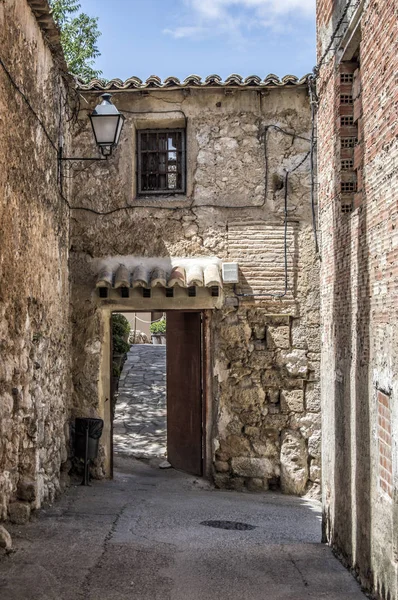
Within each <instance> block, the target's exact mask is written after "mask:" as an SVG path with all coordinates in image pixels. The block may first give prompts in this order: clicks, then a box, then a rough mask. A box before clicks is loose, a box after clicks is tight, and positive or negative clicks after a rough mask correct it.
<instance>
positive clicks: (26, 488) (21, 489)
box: [17, 477, 36, 502]
mask: <svg viewBox="0 0 398 600" xmlns="http://www.w3.org/2000/svg"><path fill="white" fill-rule="evenodd" d="M17 496H18V498H19V499H20V500H25V501H26V502H33V500H35V499H36V484H35V482H34V481H33V480H32V479H28V478H26V477H22V478H21V479H20V480H19V482H18V488H17Z"/></svg>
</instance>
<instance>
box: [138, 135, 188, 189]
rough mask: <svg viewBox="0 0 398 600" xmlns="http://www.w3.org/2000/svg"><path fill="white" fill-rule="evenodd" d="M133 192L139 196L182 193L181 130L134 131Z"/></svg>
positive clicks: (183, 172)
mask: <svg viewBox="0 0 398 600" xmlns="http://www.w3.org/2000/svg"><path fill="white" fill-rule="evenodd" d="M137 191H138V194H140V195H144V196H146V195H148V194H181V193H184V192H185V130H184V129H144V130H138V131H137Z"/></svg>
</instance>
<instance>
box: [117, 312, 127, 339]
mask: <svg viewBox="0 0 398 600" xmlns="http://www.w3.org/2000/svg"><path fill="white" fill-rule="evenodd" d="M130 329H131V327H130V323H129V322H128V321H127V319H126V317H124V316H123V315H118V314H116V315H112V335H113V337H115V336H118V337H122V338H125V339H127V338H128V336H129V333H130Z"/></svg>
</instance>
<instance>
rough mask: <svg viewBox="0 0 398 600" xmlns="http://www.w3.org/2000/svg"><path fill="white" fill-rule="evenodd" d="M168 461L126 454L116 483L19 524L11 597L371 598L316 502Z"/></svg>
mask: <svg viewBox="0 0 398 600" xmlns="http://www.w3.org/2000/svg"><path fill="white" fill-rule="evenodd" d="M158 463H159V460H157V461H154V460H153V461H150V462H148V461H137V460H135V459H133V458H127V457H122V458H121V457H119V458H117V460H116V467H117V472H116V475H115V480H114V481H94V482H93V485H92V487H81V486H76V487H71V488H70V489H69V491H68V492H67V493H66V495H65V496H64V497H62V499H61V500H60V501H59V502H57V503H56V504H55V505H54V506H53V507H51V508H48V509H46V510H43V511H41V512H39V513H38V515H37V518H36V520H34V521H33V522H30V523H29V524H27V525H26V526H22V527H21V526H12V527H10V531H11V534H12V537H13V541H14V545H15V548H16V552H15V553H14V554H11V555H10V556H6V557H4V558H2V559H0V590H1V594H0V596H1V600H99V599H101V600H127V599H130V598H131V599H134V600H287V599H289V600H293V599H294V600H363V599H364V598H365V596H364V595H363V594H362V593H361V591H360V589H359V587H358V585H357V583H356V582H355V580H354V579H353V578H352V577H351V575H350V574H349V573H348V572H347V571H346V570H345V569H344V568H343V567H342V566H341V564H340V563H339V562H338V561H337V560H336V559H335V558H334V556H333V555H332V552H331V551H330V549H329V548H328V547H326V546H324V545H322V544H320V543H319V539H320V529H321V527H320V508H319V505H318V504H317V503H310V502H307V501H305V500H302V499H300V498H294V497H288V496H282V495H280V494H278V493H272V492H269V493H266V494H255V493H238V492H228V491H218V490H214V489H212V488H211V487H210V486H209V485H208V484H207V483H206V482H204V481H203V480H198V479H196V478H194V477H191V476H188V475H185V474H183V473H179V472H177V471H175V470H173V469H169V470H160V469H159V468H158V467H157V465H158ZM205 521H230V522H240V523H244V524H248V525H252V526H254V528H253V529H250V530H233V529H232V530H231V529H219V528H214V527H209V526H207V525H204V524H203V522H205ZM216 524H217V523H216Z"/></svg>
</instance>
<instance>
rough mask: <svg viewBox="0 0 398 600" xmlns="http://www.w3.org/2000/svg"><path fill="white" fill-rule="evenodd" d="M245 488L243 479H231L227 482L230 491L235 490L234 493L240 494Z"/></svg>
mask: <svg viewBox="0 0 398 600" xmlns="http://www.w3.org/2000/svg"><path fill="white" fill-rule="evenodd" d="M244 487H245V480H244V478H243V477H231V479H230V480H229V482H228V488H229V489H230V490H235V491H236V492H241V491H242V490H243V489H244Z"/></svg>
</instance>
